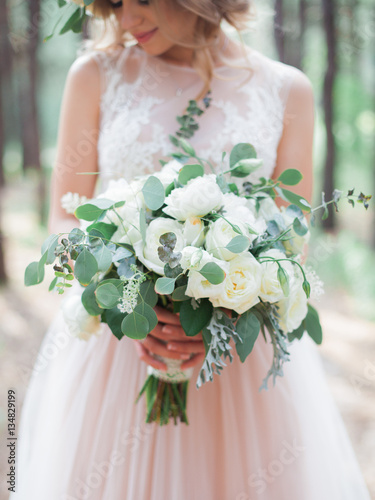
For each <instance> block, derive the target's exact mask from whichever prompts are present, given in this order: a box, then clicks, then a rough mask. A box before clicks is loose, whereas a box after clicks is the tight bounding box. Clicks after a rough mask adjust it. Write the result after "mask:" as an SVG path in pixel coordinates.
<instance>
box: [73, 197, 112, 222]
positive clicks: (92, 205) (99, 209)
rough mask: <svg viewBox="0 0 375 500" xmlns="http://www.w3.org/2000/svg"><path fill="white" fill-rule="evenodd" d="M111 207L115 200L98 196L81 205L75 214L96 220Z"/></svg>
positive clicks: (78, 216) (85, 218) (84, 218)
mask: <svg viewBox="0 0 375 500" xmlns="http://www.w3.org/2000/svg"><path fill="white" fill-rule="evenodd" d="M111 207H113V201H111V200H107V199H105V198H98V199H96V200H90V201H89V202H88V203H85V204H84V205H80V206H79V207H78V208H77V209H76V211H75V212H74V215H75V216H76V217H77V219H83V220H87V221H94V220H97V219H98V218H99V217H100V216H101V215H102V213H103V212H105V211H106V210H108V209H110V208H111Z"/></svg>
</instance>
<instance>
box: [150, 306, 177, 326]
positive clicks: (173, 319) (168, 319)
mask: <svg viewBox="0 0 375 500" xmlns="http://www.w3.org/2000/svg"><path fill="white" fill-rule="evenodd" d="M154 311H155V312H156V316H157V317H158V320H159V321H160V322H161V323H168V324H171V325H178V326H181V323H180V317H179V315H178V314H176V313H173V312H171V311H168V310H167V309H164V307H159V306H155V307H154Z"/></svg>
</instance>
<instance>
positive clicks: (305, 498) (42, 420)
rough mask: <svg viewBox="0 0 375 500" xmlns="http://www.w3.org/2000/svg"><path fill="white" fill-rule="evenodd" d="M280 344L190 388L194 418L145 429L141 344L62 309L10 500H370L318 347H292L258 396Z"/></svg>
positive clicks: (46, 349) (31, 394) (31, 401)
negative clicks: (80, 322)
mask: <svg viewBox="0 0 375 500" xmlns="http://www.w3.org/2000/svg"><path fill="white" fill-rule="evenodd" d="M271 359H272V349H271V346H270V345H269V344H266V343H265V342H264V341H263V339H262V338H259V339H258V341H257V343H256V345H255V348H254V350H253V352H252V353H251V355H250V356H249V358H248V359H247V360H246V362H245V363H244V364H242V363H241V362H240V361H239V360H238V359H237V358H235V360H234V361H233V363H232V364H229V365H228V366H227V367H226V368H225V369H224V371H223V373H222V375H221V376H216V378H215V381H214V383H207V384H205V385H204V386H203V387H202V388H201V389H199V390H197V389H196V387H195V381H196V377H197V375H198V371H199V368H196V369H195V372H194V376H193V379H192V381H191V383H190V387H189V392H188V418H189V425H185V424H179V425H177V426H174V425H173V422H171V423H170V424H169V425H168V426H164V427H159V426H158V425H156V424H146V423H144V420H145V404H144V401H143V400H141V401H140V402H138V403H137V404H135V400H136V397H137V395H138V392H139V390H140V388H141V387H142V385H143V383H144V381H145V377H146V365H145V364H144V363H142V362H140V361H139V359H138V357H137V355H136V352H135V348H134V344H133V342H132V341H131V340H129V339H127V338H124V339H122V340H121V341H118V340H117V339H116V338H115V337H114V336H113V335H112V334H111V333H110V331H109V330H108V329H107V327H106V326H104V331H103V332H102V334H101V335H99V336H98V337H92V338H91V339H90V340H89V341H82V340H79V339H76V338H72V337H71V336H70V335H69V334H68V332H67V329H66V326H65V324H64V321H63V318H62V316H61V313H60V314H59V315H58V316H57V317H56V319H55V321H54V323H53V324H52V325H51V327H50V329H49V331H48V332H47V334H46V336H45V338H44V341H43V343H42V346H41V349H40V354H39V357H38V360H37V363H36V365H35V368H34V372H33V375H32V378H31V382H30V386H29V388H28V391H27V395H26V398H25V402H24V405H23V410H22V418H21V422H20V426H19V432H18V449H17V455H18V464H17V486H16V493H15V494H11V497H10V499H11V500H86V499H88V500H258V499H264V500H369V498H370V497H369V494H368V492H367V489H366V487H365V484H364V481H363V479H362V476H361V473H360V470H359V467H358V464H357V461H356V458H355V456H354V453H353V450H352V447H351V444H350V442H349V439H348V436H347V433H346V430H345V428H344V425H343V422H342V419H341V417H340V415H339V413H338V411H337V409H336V406H335V404H334V403H333V401H332V398H331V395H330V393H329V391H328V388H327V384H326V381H325V378H324V373H323V369H322V366H321V361H320V358H319V354H318V352H317V349H316V347H315V345H314V344H313V343H312V341H310V339H309V338H308V337H306V338H304V339H302V341H300V342H298V341H297V343H295V344H294V345H293V346H292V348H291V359H292V360H291V362H289V363H287V364H286V365H285V376H284V377H283V378H282V379H278V380H277V383H276V386H275V387H270V388H269V390H268V391H261V392H259V387H260V385H261V383H262V379H263V378H264V376H265V374H266V372H267V370H268V368H269V366H270V363H271Z"/></svg>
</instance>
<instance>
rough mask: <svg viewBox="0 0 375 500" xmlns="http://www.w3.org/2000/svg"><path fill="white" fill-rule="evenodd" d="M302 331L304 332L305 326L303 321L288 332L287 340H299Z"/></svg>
mask: <svg viewBox="0 0 375 500" xmlns="http://www.w3.org/2000/svg"><path fill="white" fill-rule="evenodd" d="M304 332H305V326H304V322H303V321H302V323H301V324H300V326H299V327H298V328H296V329H295V330H293V332H289V333H288V340H289V342H293V340H295V339H298V340H301V338H302V336H303V334H304Z"/></svg>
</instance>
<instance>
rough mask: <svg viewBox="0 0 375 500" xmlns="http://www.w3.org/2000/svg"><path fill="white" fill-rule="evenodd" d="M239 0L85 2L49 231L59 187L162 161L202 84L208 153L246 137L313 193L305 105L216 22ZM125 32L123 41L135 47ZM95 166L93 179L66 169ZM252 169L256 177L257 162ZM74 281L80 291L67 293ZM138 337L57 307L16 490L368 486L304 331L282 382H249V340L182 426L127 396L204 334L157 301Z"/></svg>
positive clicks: (102, 181)
mask: <svg viewBox="0 0 375 500" xmlns="http://www.w3.org/2000/svg"><path fill="white" fill-rule="evenodd" d="M249 7H250V5H249V1H247V0H150V2H149V1H144V0H125V1H123V2H121V1H119V2H115V1H113V2H112V1H110V0H95V1H94V2H93V3H92V4H91V8H92V10H93V13H94V15H95V16H96V17H99V18H102V19H104V20H105V28H104V38H103V40H102V41H101V47H99V46H98V44H97V43H95V42H93V44H92V46H91V48H90V49H89V50H87V51H85V53H84V54H82V55H80V56H79V57H78V58H77V60H76V61H75V62H74V63H73V65H72V67H71V69H70V71H69V74H68V78H67V82H66V87H65V93H64V99H63V104H62V109H61V116H60V127H59V135H58V151H57V159H56V165H55V169H54V176H53V181H52V201H51V214H50V228H51V229H52V230H53V232H54V233H57V232H66V231H70V230H71V228H72V227H73V226H74V225H75V223H76V221H75V219H74V218H73V217H71V216H67V214H66V212H65V211H64V209H63V208H62V206H61V203H60V200H61V198H62V196H63V195H64V194H65V193H67V192H74V193H79V195H80V196H86V197H87V198H90V197H92V196H93V195H94V192H95V190H96V191H98V190H103V189H105V187H106V185H107V184H108V182H109V180H110V179H116V178H120V177H124V178H125V179H127V180H131V179H133V178H134V177H135V176H137V175H140V174H147V173H150V172H153V171H154V170H157V169H159V168H160V164H159V162H158V160H159V159H160V158H163V157H166V156H167V154H168V153H169V152H170V151H171V150H172V147H171V144H170V143H169V140H168V135H169V134H174V133H175V131H176V130H177V129H178V128H179V127H178V123H177V121H176V118H175V117H176V116H177V115H181V114H182V113H183V111H184V109H185V108H186V106H187V105H188V102H189V100H190V99H196V98H202V97H203V96H205V95H206V93H207V91H208V90H211V97H212V101H211V104H210V106H209V108H208V109H207V110H206V111H205V113H204V114H203V115H202V116H201V117H200V118H199V130H198V131H197V132H196V133H195V135H194V136H193V138H192V139H191V143H192V145H193V146H194V148H195V149H196V150H197V151H199V154H200V156H202V157H205V158H209V159H210V160H211V161H212V162H213V163H214V164H215V163H216V164H218V163H219V161H220V159H221V152H222V151H227V152H228V151H230V149H231V147H232V146H233V145H234V144H236V143H238V142H249V143H251V144H253V145H254V146H255V148H256V150H257V153H258V156H259V157H260V158H262V159H263V160H264V163H263V166H262V169H261V171H260V172H257V175H258V176H265V177H278V176H279V175H280V173H281V172H282V171H283V170H284V169H286V168H297V169H299V170H300V171H301V172H302V173H303V176H304V178H303V182H302V183H301V184H300V185H299V187H298V192H299V194H301V195H302V196H304V197H305V198H307V199H309V198H310V197H311V190H312V179H313V174H312V141H313V121H314V104H313V95H312V90H311V85H310V83H309V81H308V79H307V78H306V76H305V75H304V74H303V73H301V72H300V71H298V70H297V69H295V68H292V67H290V66H287V65H284V64H281V63H279V62H276V61H273V60H271V59H269V58H267V57H265V56H264V55H262V54H261V53H259V52H257V51H256V50H253V49H251V48H248V47H244V46H242V45H241V44H240V43H238V42H235V41H233V40H230V39H228V38H227V37H226V35H225V34H224V32H223V31H222V30H221V28H220V24H221V21H222V20H225V21H227V22H228V23H229V24H230V25H232V26H233V27H234V28H236V29H240V28H241V27H242V26H243V25H244V24H245V22H246V20H247V16H248V12H249ZM129 40H131V43H129ZM89 172H90V173H92V172H98V173H99V175H98V176H95V175H78V174H84V173H89ZM253 175H254V174H253ZM72 293H74V292H72ZM157 313H158V319H159V324H158V326H157V327H156V328H155V330H153V332H152V334H151V335H149V336H148V337H147V339H146V340H145V341H144V342H143V343H139V342H137V341H132V340H131V339H129V338H123V339H122V340H121V341H118V340H117V339H116V338H115V337H114V336H113V335H112V334H110V332H109V331H106V330H105V329H104V331H103V332H102V333H101V335H99V336H92V337H91V338H90V339H89V340H88V341H87V342H84V341H82V340H80V339H78V338H74V337H71V336H69V341H68V342H65V343H64V344H63V343H60V344H59V343H58V339H59V338H61V336H64V335H65V338H67V336H68V334H67V326H66V324H65V323H64V320H63V317H62V314H61V312H59V313H58V314H57V315H56V319H55V321H54V322H53V324H52V325H51V327H50V329H49V331H48V332H47V334H46V336H45V338H44V341H43V344H42V346H41V349H42V350H43V349H45V348H46V347H48V346H51V345H60V348H59V349H58V351H57V354H56V356H55V357H54V358H53V359H51V360H50V361H49V363H48V366H46V367H44V368H43V369H41V370H39V371H38V372H35V373H34V375H33V377H32V380H31V382H30V387H29V389H28V393H27V396H26V399H25V402H24V407H23V413H22V419H21V424H20V429H19V448H18V458H19V460H18V468H17V487H16V493H15V494H12V495H11V499H12V500H86V499H90V500H255V499H264V500H368V499H369V495H368V493H367V490H366V487H365V485H364V482H363V479H362V477H361V473H360V471H359V468H358V464H357V461H356V458H355V456H354V454H353V450H352V448H351V445H350V442H349V439H348V436H347V434H346V430H345V428H344V426H343V422H342V420H341V417H340V416H339V414H338V411H337V409H336V407H335V405H334V403H333V401H332V398H331V396H330V394H329V391H328V389H327V385H326V382H325V378H324V373H323V370H322V366H321V362H320V359H319V355H318V354H317V352H316V350H315V347H314V346H313V345H312V342H311V341H310V340H309V338H307V336H304V337H303V339H302V340H301V341H299V342H297V343H295V344H293V345H292V347H291V360H292V361H291V362H290V363H288V364H287V366H286V367H285V375H284V377H283V378H282V379H278V380H277V383H276V386H275V387H272V388H270V389H269V390H268V391H262V392H259V391H258V389H259V387H260V385H261V382H262V379H263V377H264V376H265V374H266V372H267V370H268V367H269V365H270V364H271V357H272V352H271V351H272V349H271V347H270V345H268V344H266V343H264V342H263V339H259V340H258V341H257V343H256V346H255V348H254V350H253V352H252V353H251V355H250V356H249V359H248V360H247V361H246V363H244V364H241V363H240V362H239V361H238V359H237V358H236V359H235V360H234V362H233V363H232V364H231V365H229V366H228V367H227V368H226V369H225V371H224V373H223V374H222V375H221V376H220V377H217V378H216V379H215V381H214V383H213V384H205V385H204V386H203V387H202V388H201V389H200V390H199V391H198V390H196V388H195V385H194V383H192V384H190V388H189V394H188V405H189V421H190V424H189V425H188V426H187V425H182V424H180V425H177V426H174V425H172V424H169V425H168V426H164V427H159V426H157V425H156V424H145V423H144V415H145V408H144V406H143V404H144V403H143V401H141V402H139V403H138V404H137V405H135V404H134V402H135V399H136V396H137V394H138V391H139V390H140V388H141V386H142V384H143V381H144V379H145V376H146V369H147V364H149V365H152V366H154V367H155V368H159V369H165V365H164V363H162V362H161V361H158V360H156V359H155V357H154V355H155V354H157V355H162V356H165V357H169V358H174V359H179V360H183V366H182V367H183V368H187V367H194V370H195V373H194V376H193V380H194V377H195V376H196V375H197V373H198V371H199V367H200V363H201V362H202V356H203V353H204V347H203V342H202V340H201V339H199V338H198V339H197V338H195V339H194V340H191V339H189V338H187V337H185V335H184V333H183V330H182V328H181V326H180V323H179V318H178V316H177V315H174V314H172V313H169V312H166V311H163V310H160V311H159V310H158V311H157Z"/></svg>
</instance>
